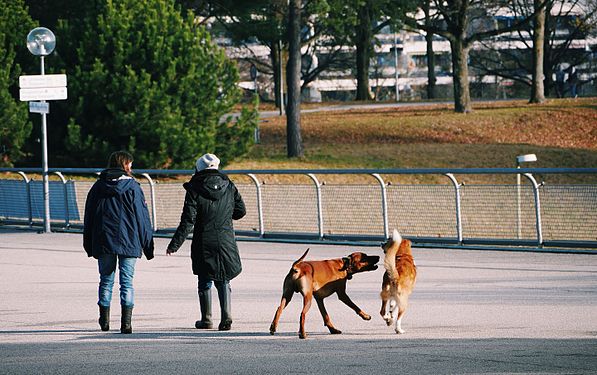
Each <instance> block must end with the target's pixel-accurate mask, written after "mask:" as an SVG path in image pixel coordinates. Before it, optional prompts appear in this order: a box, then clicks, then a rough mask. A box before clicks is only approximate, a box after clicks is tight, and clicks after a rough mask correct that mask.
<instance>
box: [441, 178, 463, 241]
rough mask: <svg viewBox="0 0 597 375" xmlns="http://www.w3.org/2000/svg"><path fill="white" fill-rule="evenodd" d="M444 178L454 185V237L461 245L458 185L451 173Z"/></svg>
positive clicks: (460, 212)
mask: <svg viewBox="0 0 597 375" xmlns="http://www.w3.org/2000/svg"><path fill="white" fill-rule="evenodd" d="M445 176H446V177H448V178H449V179H450V181H452V184H453V185H454V193H455V196H456V237H457V238H458V244H459V245H462V211H461V209H460V184H459V183H458V181H456V178H455V177H454V175H453V174H452V173H446V174H445Z"/></svg>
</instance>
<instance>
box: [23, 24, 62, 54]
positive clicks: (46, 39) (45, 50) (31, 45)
mask: <svg viewBox="0 0 597 375" xmlns="http://www.w3.org/2000/svg"><path fill="white" fill-rule="evenodd" d="M54 48H56V36H54V33H53V32H52V31H51V30H50V29H47V28H45V27H36V28H35V29H33V30H31V31H30V32H29V34H27V49H28V50H29V52H31V53H32V54H34V55H35V56H47V55H49V54H50V53H52V52H53V51H54Z"/></svg>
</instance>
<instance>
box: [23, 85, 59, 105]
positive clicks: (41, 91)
mask: <svg viewBox="0 0 597 375" xmlns="http://www.w3.org/2000/svg"><path fill="white" fill-rule="evenodd" d="M66 98H67V93H66V87H44V88H38V89H21V90H19V99H20V100H21V101H22V102H28V101H32V100H63V99H66Z"/></svg>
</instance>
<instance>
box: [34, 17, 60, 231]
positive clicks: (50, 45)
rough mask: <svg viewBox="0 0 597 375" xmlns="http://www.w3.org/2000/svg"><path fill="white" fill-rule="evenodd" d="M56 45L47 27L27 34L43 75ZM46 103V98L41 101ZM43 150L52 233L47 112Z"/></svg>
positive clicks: (46, 228)
mask: <svg viewBox="0 0 597 375" xmlns="http://www.w3.org/2000/svg"><path fill="white" fill-rule="evenodd" d="M55 47H56V37H55V36H54V33H53V32H52V31H50V30H49V29H47V28H45V27H36V28H35V29H33V30H31V31H30V32H29V34H28V35H27V49H29V52H31V53H32V54H33V55H36V56H39V57H40V58H41V75H44V74H45V67H44V58H45V56H47V55H49V54H51V53H52V52H53V51H54V48H55ZM41 102H42V103H45V102H46V101H45V100H42V101H41ZM41 137H42V143H41V150H42V180H43V195H44V232H46V233H50V232H51V229H50V187H49V182H48V139H47V138H48V137H47V124H46V113H45V112H44V113H42V114H41Z"/></svg>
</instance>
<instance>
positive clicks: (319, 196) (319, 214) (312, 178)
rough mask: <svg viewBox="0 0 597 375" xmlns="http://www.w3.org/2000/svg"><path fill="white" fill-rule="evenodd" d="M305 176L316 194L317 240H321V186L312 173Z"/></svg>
mask: <svg viewBox="0 0 597 375" xmlns="http://www.w3.org/2000/svg"><path fill="white" fill-rule="evenodd" d="M307 176H309V177H311V180H313V182H314V183H315V190H316V192H317V221H318V224H319V225H318V227H319V238H320V239H322V238H323V210H322V207H321V184H320V183H319V180H317V177H315V175H314V174H313V173H308V174H307Z"/></svg>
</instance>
